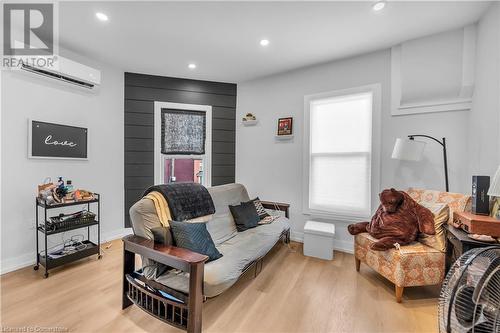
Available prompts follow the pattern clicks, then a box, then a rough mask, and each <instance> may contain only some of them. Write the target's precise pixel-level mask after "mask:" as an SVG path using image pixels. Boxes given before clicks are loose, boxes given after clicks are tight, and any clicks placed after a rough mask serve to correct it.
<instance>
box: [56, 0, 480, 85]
mask: <svg viewBox="0 0 500 333" xmlns="http://www.w3.org/2000/svg"><path fill="white" fill-rule="evenodd" d="M372 3H373V2H201V3H200V2H197V3H196V2H184V3H180V2H120V3H117V2H61V3H60V6H59V38H60V44H61V45H62V46H63V47H65V48H68V49H70V50H71V51H74V52H77V53H79V54H82V55H84V56H87V57H90V58H92V59H96V60H99V61H103V62H106V63H110V64H114V65H116V66H117V67H119V68H121V69H123V70H125V71H129V72H138V73H148V74H155V75H164V76H175V77H189V78H196V79H205V80H214V81H225V82H236V83H237V82H242V81H246V80H251V79H254V78H257V77H261V76H266V75H270V74H274V73H278V72H283V71H288V70H291V69H294V68H298V67H303V66H308V65H312V64H316V63H321V62H327V61H330V60H334V59H339V58H344V57H348V56H352V55H356V54H361V53H366V52H370V51H374V50H379V49H384V48H388V47H390V46H392V45H395V44H398V43H400V42H402V41H405V40H409V39H413V38H416V37H420V36H425V35H429V34H432V33H436V32H441V31H445V30H449V29H453V28H457V27H461V26H464V25H466V24H469V23H473V22H476V21H477V20H478V18H479V17H480V16H481V14H482V13H483V12H484V11H485V10H486V9H487V7H488V6H489V3H488V2H477V1H476V2H389V3H388V5H387V7H386V9H384V10H383V11H381V12H374V11H372V9H371V4H372ZM97 11H101V12H103V13H105V14H107V15H108V16H109V21H108V22H104V23H103V22H100V21H98V20H97V19H96V17H95V12H97ZM262 38H267V39H269V40H270V42H271V43H270V45H269V46H268V47H266V48H263V47H261V46H260V45H259V41H260V39H262ZM190 62H195V63H196V64H197V66H198V67H197V69H195V70H189V69H188V68H187V65H188V63H190Z"/></svg>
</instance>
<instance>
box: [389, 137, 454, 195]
mask: <svg viewBox="0 0 500 333" xmlns="http://www.w3.org/2000/svg"><path fill="white" fill-rule="evenodd" d="M416 137H422V138H427V139H431V140H434V141H436V142H437V143H439V144H440V145H441V146H442V147H443V159H444V180H445V185H446V192H449V186H448V158H447V157H446V139H445V138H443V140H442V141H439V140H438V139H436V138H433V137H432V136H429V135H420V134H414V135H408V139H401V138H397V139H396V143H395V144H394V150H393V151H392V158H393V159H397V160H405V161H420V160H421V159H422V154H423V152H424V147H425V142H422V141H415V138H416Z"/></svg>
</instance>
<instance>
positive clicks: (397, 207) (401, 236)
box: [347, 188, 436, 251]
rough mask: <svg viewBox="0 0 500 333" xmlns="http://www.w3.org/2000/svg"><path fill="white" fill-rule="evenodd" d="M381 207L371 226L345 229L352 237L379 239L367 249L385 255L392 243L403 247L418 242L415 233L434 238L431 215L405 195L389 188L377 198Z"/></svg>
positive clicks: (358, 224)
mask: <svg viewBox="0 0 500 333" xmlns="http://www.w3.org/2000/svg"><path fill="white" fill-rule="evenodd" d="M379 198H380V206H379V207H378V209H377V211H376V212H375V215H374V216H373V217H372V220H371V222H361V223H355V224H350V225H349V226H348V227H347V229H348V230H349V233H350V234H351V235H357V234H360V233H362V232H368V233H369V234H370V235H371V236H373V237H374V238H376V239H378V242H375V243H373V244H372V245H371V246H370V248H371V249H372V250H376V251H385V250H388V249H390V248H392V247H394V244H395V243H398V244H399V245H405V244H409V243H411V242H413V241H414V240H416V239H417V236H418V233H419V232H423V233H425V234H428V235H434V234H436V230H435V229H434V215H433V214H432V212H431V211H430V210H428V209H427V208H425V207H423V206H421V205H419V204H418V203H417V202H415V200H413V199H412V198H411V197H410V196H409V195H408V194H406V193H405V192H403V191H396V190H395V189H393V188H391V189H390V190H384V191H382V193H380V194H379Z"/></svg>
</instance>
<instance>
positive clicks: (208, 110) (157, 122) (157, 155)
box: [154, 102, 212, 187]
mask: <svg viewBox="0 0 500 333" xmlns="http://www.w3.org/2000/svg"><path fill="white" fill-rule="evenodd" d="M154 109H155V114H154V181H155V184H161V183H162V181H163V177H162V172H163V167H162V168H160V167H159V166H163V162H162V158H161V157H162V153H161V110H162V109H176V110H192V111H203V112H205V116H206V133H205V158H204V165H203V172H204V176H205V177H206V178H205V184H204V185H205V186H207V187H210V186H212V106H211V105H199V104H184V103H171V102H155V103H154ZM169 156H170V155H169ZM172 156H173V155H172ZM193 156H195V155H182V157H183V158H193ZM198 156H199V155H196V157H198ZM205 164H206V165H205Z"/></svg>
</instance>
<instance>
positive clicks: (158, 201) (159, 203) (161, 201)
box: [144, 191, 172, 227]
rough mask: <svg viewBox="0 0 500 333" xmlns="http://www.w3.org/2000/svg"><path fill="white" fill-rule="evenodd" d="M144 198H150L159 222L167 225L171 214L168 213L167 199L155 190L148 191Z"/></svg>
mask: <svg viewBox="0 0 500 333" xmlns="http://www.w3.org/2000/svg"><path fill="white" fill-rule="evenodd" d="M144 198H146V199H150V200H152V201H153V204H154V205H155V209H156V214H157V215H158V217H159V218H160V223H161V225H162V226H164V227H168V226H169V223H168V221H171V220H172V215H170V208H168V203H167V200H165V197H164V196H163V195H162V194H161V193H160V192H157V191H153V192H149V193H148V194H147V195H146V196H145V197H144Z"/></svg>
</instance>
